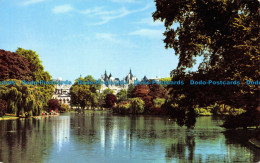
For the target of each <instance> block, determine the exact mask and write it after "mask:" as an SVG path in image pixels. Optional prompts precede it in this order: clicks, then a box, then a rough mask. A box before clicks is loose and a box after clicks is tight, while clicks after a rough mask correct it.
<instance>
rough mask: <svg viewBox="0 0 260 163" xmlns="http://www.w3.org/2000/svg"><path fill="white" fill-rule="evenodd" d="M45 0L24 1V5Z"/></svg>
mask: <svg viewBox="0 0 260 163" xmlns="http://www.w3.org/2000/svg"><path fill="white" fill-rule="evenodd" d="M44 1H45V0H27V1H25V2H24V3H23V5H30V4H35V3H40V2H44Z"/></svg>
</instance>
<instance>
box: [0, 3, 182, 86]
mask: <svg viewBox="0 0 260 163" xmlns="http://www.w3.org/2000/svg"><path fill="white" fill-rule="evenodd" d="M0 11H1V12H0V18H1V23H0V35H1V37H0V49H4V50H8V51H15V50H16V49H17V47H22V48H24V49H31V50H34V51H36V52H37V53H38V54H39V55H40V59H41V60H42V61H43V65H44V67H45V70H47V71H49V73H50V74H51V75H52V77H53V78H58V77H62V78H63V79H66V80H71V81H74V80H75V79H76V78H77V77H79V76H80V74H82V76H86V75H92V76H93V77H94V78H96V79H97V78H100V76H101V75H102V74H103V73H104V71H105V69H106V70H107V72H108V73H110V72H111V73H112V75H113V76H114V77H119V78H120V79H121V78H123V77H125V76H126V75H127V73H128V72H129V69H130V68H131V69H132V72H133V74H134V75H136V76H137V78H138V79H140V78H143V76H144V75H147V77H148V78H153V77H156V76H159V77H167V76H169V74H170V71H171V70H173V69H175V68H176V66H177V63H178V57H177V56H175V54H174V50H173V49H168V50H166V49H165V48H164V46H165V45H164V43H163V41H162V40H163V38H164V36H163V34H162V33H163V32H164V30H165V27H164V26H163V23H161V22H153V18H152V13H153V12H154V11H155V2H153V0H0Z"/></svg>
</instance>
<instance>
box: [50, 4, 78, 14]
mask: <svg viewBox="0 0 260 163" xmlns="http://www.w3.org/2000/svg"><path fill="white" fill-rule="evenodd" d="M72 10H73V7H72V6H71V5H68V4H66V5H60V6H56V7H54V8H53V10H52V12H53V13H55V14H62V13H67V12H70V11H72Z"/></svg>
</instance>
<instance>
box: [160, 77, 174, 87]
mask: <svg viewBox="0 0 260 163" xmlns="http://www.w3.org/2000/svg"><path fill="white" fill-rule="evenodd" d="M160 81H161V82H163V81H165V82H170V81H172V78H171V77H168V78H160ZM162 86H163V87H164V88H166V87H167V86H168V85H166V84H163V85H162Z"/></svg>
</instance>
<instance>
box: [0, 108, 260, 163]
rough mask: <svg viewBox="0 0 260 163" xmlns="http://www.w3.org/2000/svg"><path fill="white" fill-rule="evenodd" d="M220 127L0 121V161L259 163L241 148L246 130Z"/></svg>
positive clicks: (144, 119) (151, 121) (108, 119)
mask: <svg viewBox="0 0 260 163" xmlns="http://www.w3.org/2000/svg"><path fill="white" fill-rule="evenodd" d="M220 122H221V121H219V120H215V119H212V118H211V117H201V118H198V119H197V126H196V127H195V129H193V130H188V129H186V128H185V127H182V128H181V127H179V126H177V125H176V124H175V123H174V122H172V121H169V120H168V119H166V118H163V117H156V116H120V115H112V114H110V113H106V112H94V113H86V114H85V115H79V114H65V115H64V116H57V117H52V118H46V119H39V120H33V119H32V120H26V121H20V120H18V121H9V122H7V121H5V122H1V121H0V128H2V129H3V130H2V131H3V132H0V140H1V141H0V161H2V160H5V161H4V162H8V161H6V160H13V161H15V162H17V160H20V159H21V156H22V158H25V161H26V162H33V161H34V162H55V163H56V162H62V163H63V162H72V161H73V162H151V161H152V162H257V161H259V160H260V158H259V154H260V152H259V150H255V149H252V148H250V147H249V146H248V144H244V143H241V142H243V141H245V142H247V138H246V136H245V135H246V134H247V133H249V132H250V130H247V132H241V131H239V130H238V131H235V132H234V131H231V132H229V131H226V130H225V129H222V128H220V127H218V125H219V124H220ZM8 131H15V132H8ZM249 135H250V134H249ZM243 137H245V138H243ZM240 138H243V139H242V141H241V140H240ZM257 151H258V152H257ZM32 153H33V154H34V156H32ZM9 162H10V161H9ZM18 162H19V161H18Z"/></svg>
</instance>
